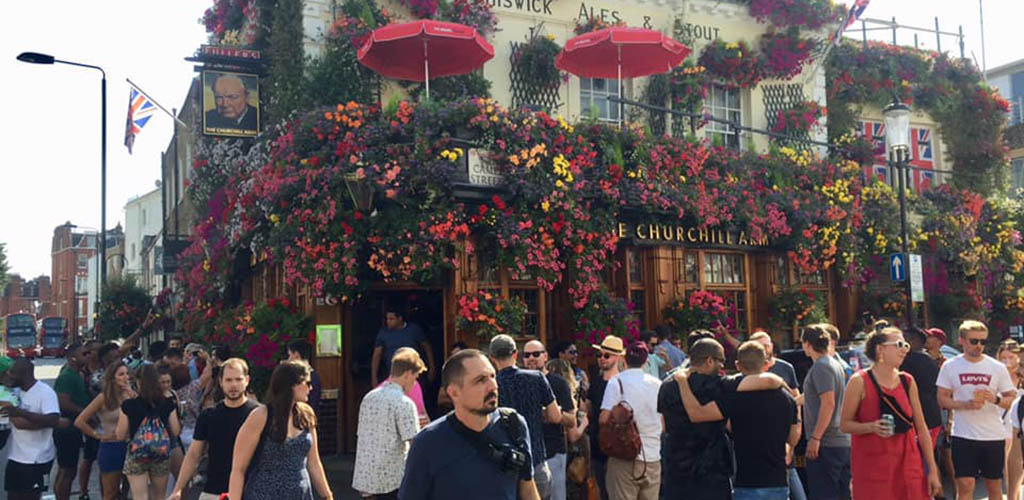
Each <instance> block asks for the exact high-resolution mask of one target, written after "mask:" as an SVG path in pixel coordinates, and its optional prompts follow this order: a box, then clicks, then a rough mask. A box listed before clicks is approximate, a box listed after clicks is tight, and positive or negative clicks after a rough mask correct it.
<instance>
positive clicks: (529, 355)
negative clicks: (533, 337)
mask: <svg viewBox="0 0 1024 500" xmlns="http://www.w3.org/2000/svg"><path fill="white" fill-rule="evenodd" d="M541 354H544V351H534V352H524V353H523V358H524V359H528V358H539V357H540V355H541Z"/></svg>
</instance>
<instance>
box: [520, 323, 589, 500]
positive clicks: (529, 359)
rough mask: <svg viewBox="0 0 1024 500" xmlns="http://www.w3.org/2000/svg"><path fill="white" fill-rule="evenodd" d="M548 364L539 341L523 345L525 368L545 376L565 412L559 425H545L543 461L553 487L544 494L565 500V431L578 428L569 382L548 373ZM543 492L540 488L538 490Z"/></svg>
mask: <svg viewBox="0 0 1024 500" xmlns="http://www.w3.org/2000/svg"><path fill="white" fill-rule="evenodd" d="M547 362H548V351H547V349H545V348H544V344H543V343H542V342H541V341H539V340H531V341H529V342H527V343H526V345H525V346H523V365H525V366H526V369H527V370H537V371H539V372H541V373H543V374H544V377H545V378H547V379H548V384H549V385H551V391H552V392H553V393H554V394H555V402H556V403H558V408H559V409H560V410H561V412H562V420H561V421H559V422H554V423H552V422H544V425H543V426H542V427H543V432H544V459H545V460H546V461H547V464H548V469H550V471H551V487H550V488H549V493H548V495H546V496H545V495H544V494H543V493H541V496H542V497H543V498H544V499H545V500H547V499H550V500H565V497H566V491H565V487H566V482H565V479H566V478H565V466H566V461H567V458H568V455H567V451H568V450H567V449H566V442H565V431H566V430H567V429H572V428H573V427H576V412H575V411H574V410H573V399H572V388H571V387H569V382H568V381H567V380H565V379H564V378H562V377H561V375H558V374H557V373H552V372H549V371H548V369H547V367H546V366H545V365H546V363H547ZM538 489H540V488H538Z"/></svg>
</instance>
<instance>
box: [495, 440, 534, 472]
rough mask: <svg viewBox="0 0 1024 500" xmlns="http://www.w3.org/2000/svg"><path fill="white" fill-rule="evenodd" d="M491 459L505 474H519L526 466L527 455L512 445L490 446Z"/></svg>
mask: <svg viewBox="0 0 1024 500" xmlns="http://www.w3.org/2000/svg"><path fill="white" fill-rule="evenodd" d="M488 451H489V452H490V453H489V457H488V458H490V459H491V460H493V461H494V462H495V463H497V464H498V465H500V466H501V470H502V471H504V472H519V471H520V470H522V468H523V467H525V466H526V460H527V458H526V453H523V452H522V451H520V450H518V449H517V448H516V447H514V446H512V445H510V444H505V443H502V444H499V445H494V444H491V445H489V446H488Z"/></svg>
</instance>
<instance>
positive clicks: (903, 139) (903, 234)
mask: <svg viewBox="0 0 1024 500" xmlns="http://www.w3.org/2000/svg"><path fill="white" fill-rule="evenodd" d="M882 116H883V117H884V118H885V145H886V150H887V151H888V152H889V165H890V166H891V167H892V169H893V171H894V172H895V173H896V175H898V176H899V183H898V186H899V187H898V189H899V200H900V251H901V252H903V262H904V264H903V265H904V266H905V267H904V269H907V270H908V271H907V272H906V273H905V274H904V280H903V282H904V286H905V287H906V290H905V291H906V294H907V303H906V306H905V307H906V315H907V328H913V327H914V299H913V295H912V292H911V283H910V276H909V275H910V272H909V269H910V254H909V251H908V247H907V243H908V239H907V172H908V171H909V169H908V168H907V161H908V160H909V156H910V108H909V107H908V106H907V105H906V104H903V103H902V102H900V99H899V97H894V98H893V101H892V104H889V105H888V106H886V107H885V109H884V110H882Z"/></svg>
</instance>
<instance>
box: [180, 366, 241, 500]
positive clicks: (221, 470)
mask: <svg viewBox="0 0 1024 500" xmlns="http://www.w3.org/2000/svg"><path fill="white" fill-rule="evenodd" d="M219 383H220V387H221V390H223V391H224V400H223V401H221V402H219V403H217V406H215V407H213V408H209V409H207V410H204V411H203V413H201V414H200V415H199V418H198V419H197V420H196V431H195V435H194V437H193V438H192V445H191V446H189V448H188V453H187V454H186V455H185V461H184V462H183V463H182V464H181V472H180V473H179V474H178V477H177V482H176V483H175V485H174V493H172V494H171V496H170V497H168V500H180V499H181V498H182V497H183V494H182V491H183V490H184V489H185V487H186V486H187V485H188V482H189V480H191V479H192V476H193V475H194V474H195V472H196V468H197V467H198V465H199V461H200V460H201V459H202V457H203V452H204V451H207V445H209V453H210V459H209V462H208V466H207V470H206V474H207V477H206V485H205V486H204V487H203V492H202V493H200V494H199V500H216V499H217V498H219V497H220V495H221V494H222V493H225V492H227V491H228V482H229V480H230V478H231V458H232V455H233V454H234V450H235V437H236V436H237V435H238V429H240V428H241V427H242V424H243V423H245V419H246V417H248V416H249V412H251V411H252V410H254V409H256V407H257V406H259V404H257V403H255V402H253V401H250V400H249V399H248V398H247V397H246V393H245V389H246V387H248V385H249V365H247V364H246V363H245V360H243V359H239V358H231V359H229V360H227V361H225V362H224V364H222V365H221V370H220V380H219Z"/></svg>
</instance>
